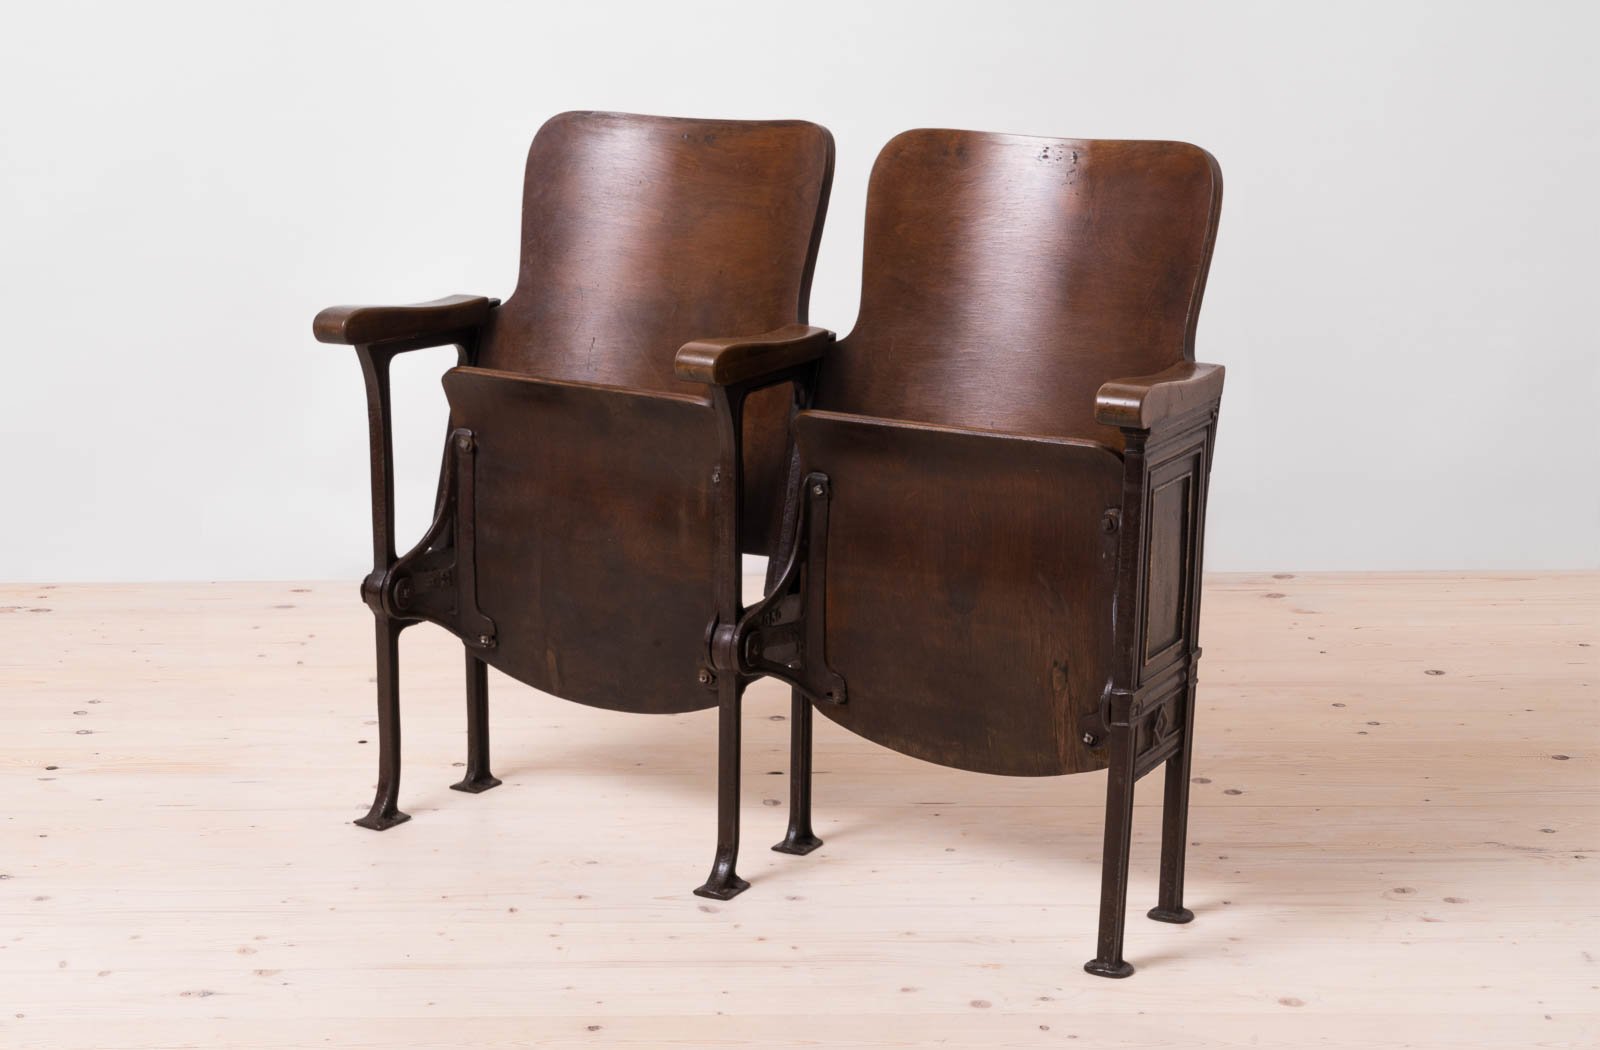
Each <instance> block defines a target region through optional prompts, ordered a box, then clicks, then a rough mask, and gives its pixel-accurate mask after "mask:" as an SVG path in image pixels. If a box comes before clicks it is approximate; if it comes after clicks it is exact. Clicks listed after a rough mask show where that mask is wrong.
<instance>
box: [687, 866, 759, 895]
mask: <svg viewBox="0 0 1600 1050" xmlns="http://www.w3.org/2000/svg"><path fill="white" fill-rule="evenodd" d="M749 888H750V884H749V883H748V882H746V881H745V880H743V879H741V878H740V877H739V876H737V875H735V874H734V873H733V872H731V871H730V872H727V873H726V874H722V873H719V872H712V874H711V878H709V879H707V880H706V884H705V885H704V886H701V887H699V888H698V889H696V890H695V891H694V895H695V896H696V897H710V898H711V899H712V900H714V901H731V900H733V898H735V897H737V896H738V895H739V894H741V893H743V892H744V891H745V890H747V889H749Z"/></svg>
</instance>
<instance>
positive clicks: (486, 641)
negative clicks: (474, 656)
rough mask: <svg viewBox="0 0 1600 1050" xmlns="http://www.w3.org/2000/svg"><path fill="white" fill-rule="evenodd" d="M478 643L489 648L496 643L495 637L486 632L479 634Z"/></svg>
mask: <svg viewBox="0 0 1600 1050" xmlns="http://www.w3.org/2000/svg"><path fill="white" fill-rule="evenodd" d="M478 644H479V645H481V646H483V647H484V648H485V649H487V648H489V646H491V645H493V644H494V639H493V638H491V637H489V636H488V635H486V634H480V635H478Z"/></svg>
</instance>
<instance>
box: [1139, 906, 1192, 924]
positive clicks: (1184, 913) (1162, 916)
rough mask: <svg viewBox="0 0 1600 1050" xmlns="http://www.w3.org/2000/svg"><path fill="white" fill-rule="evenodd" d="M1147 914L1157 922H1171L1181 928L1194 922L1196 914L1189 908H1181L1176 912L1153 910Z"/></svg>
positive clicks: (1165, 909)
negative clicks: (1187, 923)
mask: <svg viewBox="0 0 1600 1050" xmlns="http://www.w3.org/2000/svg"><path fill="white" fill-rule="evenodd" d="M1145 914H1146V915H1148V916H1150V918H1152V919H1154V920H1155V921H1157V922H1170V923H1175V924H1177V925H1179V926H1181V925H1183V924H1184V923H1186V922H1193V921H1194V912H1192V911H1190V910H1189V909H1188V908H1179V909H1178V910H1176V911H1173V910H1172V909H1170V908H1151V909H1150V910H1149V911H1147V912H1145Z"/></svg>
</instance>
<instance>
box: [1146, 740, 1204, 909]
mask: <svg viewBox="0 0 1600 1050" xmlns="http://www.w3.org/2000/svg"><path fill="white" fill-rule="evenodd" d="M1189 755H1190V750H1189V734H1188V733H1184V739H1183V747H1182V748H1181V749H1180V750H1179V751H1178V753H1177V754H1176V755H1173V756H1172V757H1171V758H1169V759H1167V772H1166V793H1165V797H1164V800H1163V802H1162V806H1161V892H1160V895H1159V896H1158V897H1157V903H1156V906H1155V907H1154V908H1151V909H1150V911H1149V912H1148V914H1149V916H1150V918H1152V919H1154V920H1156V921H1157V922H1176V923H1184V922H1193V921H1194V912H1192V911H1190V910H1189V909H1188V908H1185V907H1184V906H1183V854H1184V847H1185V846H1187V845H1188V843H1187V842H1186V841H1185V840H1186V839H1187V837H1188V834H1189Z"/></svg>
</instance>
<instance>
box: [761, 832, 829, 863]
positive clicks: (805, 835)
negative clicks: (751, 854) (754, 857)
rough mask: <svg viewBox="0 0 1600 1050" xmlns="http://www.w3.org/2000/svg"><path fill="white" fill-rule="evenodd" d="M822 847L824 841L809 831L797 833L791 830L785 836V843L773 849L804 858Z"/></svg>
mask: <svg viewBox="0 0 1600 1050" xmlns="http://www.w3.org/2000/svg"><path fill="white" fill-rule="evenodd" d="M820 845H822V840H821V839H819V838H817V837H816V836H815V835H813V834H812V833H811V832H809V831H802V832H799V833H796V832H795V830H794V829H793V828H790V829H789V831H788V833H787V834H785V835H784V836H783V841H782V842H780V843H778V844H777V845H776V846H774V847H772V848H773V850H775V851H776V852H778V853H788V854H792V855H793V856H796V857H803V856H805V855H806V854H807V853H810V852H811V851H812V850H814V849H816V848H817V847H818V846H820Z"/></svg>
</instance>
